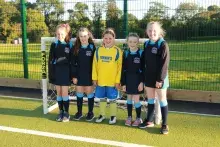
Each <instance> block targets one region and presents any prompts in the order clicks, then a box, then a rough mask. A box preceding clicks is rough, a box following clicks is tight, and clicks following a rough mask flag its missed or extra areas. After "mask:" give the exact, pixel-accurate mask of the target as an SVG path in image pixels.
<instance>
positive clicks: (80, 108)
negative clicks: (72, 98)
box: [77, 97, 83, 114]
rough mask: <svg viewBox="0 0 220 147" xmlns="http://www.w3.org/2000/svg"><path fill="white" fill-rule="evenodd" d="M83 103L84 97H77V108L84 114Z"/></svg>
mask: <svg viewBox="0 0 220 147" xmlns="http://www.w3.org/2000/svg"><path fill="white" fill-rule="evenodd" d="M82 105H83V98H82V97H77V110H78V112H79V113H80V114H82Z"/></svg>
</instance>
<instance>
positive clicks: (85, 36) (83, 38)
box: [79, 31, 89, 45]
mask: <svg viewBox="0 0 220 147" xmlns="http://www.w3.org/2000/svg"><path fill="white" fill-rule="evenodd" d="M79 39H80V42H81V45H88V44H89V33H88V32H87V31H81V32H79Z"/></svg>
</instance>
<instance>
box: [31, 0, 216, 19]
mask: <svg viewBox="0 0 220 147" xmlns="http://www.w3.org/2000/svg"><path fill="white" fill-rule="evenodd" d="M27 1H28V2H36V0H27ZM63 1H64V3H66V4H65V7H64V8H65V10H68V9H72V8H73V7H74V5H75V3H77V2H84V3H86V4H87V5H88V6H89V12H90V13H91V12H92V4H93V3H94V2H100V3H105V2H106V0H63ZM153 1H156V2H161V3H163V4H164V5H166V6H168V7H169V10H168V11H169V12H168V14H171V15H173V14H175V9H176V8H177V7H178V5H179V4H180V3H188V2H192V3H196V4H198V5H199V6H200V7H201V6H202V7H204V8H207V7H208V6H210V5H218V6H220V0H128V12H129V13H132V14H134V15H135V16H136V17H137V18H138V19H141V18H142V17H143V16H144V14H145V13H146V12H147V9H148V8H149V2H153ZM116 3H117V6H118V8H119V9H121V10H123V0H116ZM89 12H88V13H89ZM65 17H67V16H65ZM103 17H104V15H103Z"/></svg>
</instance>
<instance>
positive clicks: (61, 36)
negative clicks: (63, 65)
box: [56, 28, 67, 42]
mask: <svg viewBox="0 0 220 147" xmlns="http://www.w3.org/2000/svg"><path fill="white" fill-rule="evenodd" d="M66 35H67V32H66V29H65V28H58V29H57V31H56V36H57V39H58V40H60V41H61V42H64V41H65V38H66Z"/></svg>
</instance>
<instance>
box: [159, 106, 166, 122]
mask: <svg viewBox="0 0 220 147" xmlns="http://www.w3.org/2000/svg"><path fill="white" fill-rule="evenodd" d="M160 108H161V114H162V125H167V114H168V106H164V107H160Z"/></svg>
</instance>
